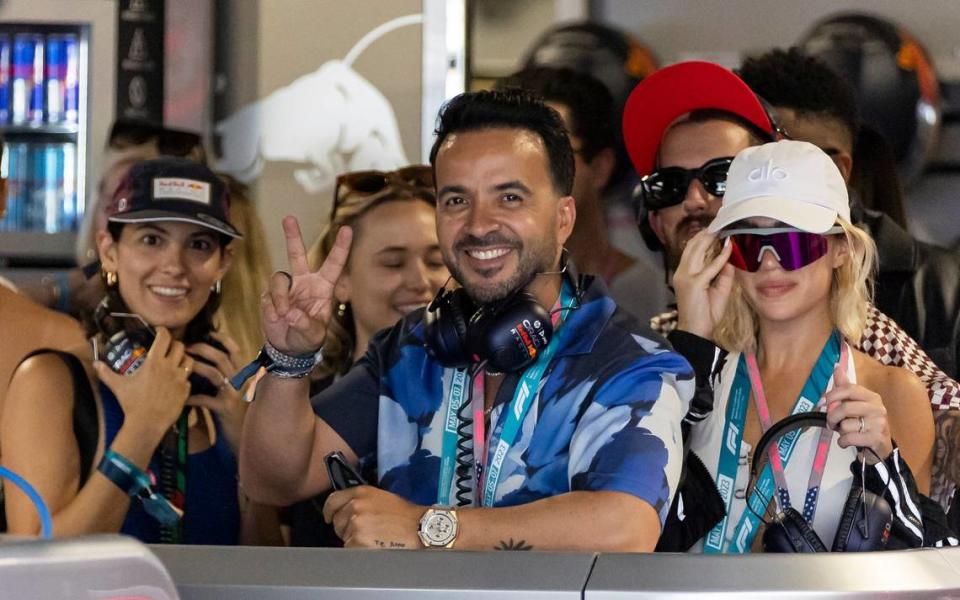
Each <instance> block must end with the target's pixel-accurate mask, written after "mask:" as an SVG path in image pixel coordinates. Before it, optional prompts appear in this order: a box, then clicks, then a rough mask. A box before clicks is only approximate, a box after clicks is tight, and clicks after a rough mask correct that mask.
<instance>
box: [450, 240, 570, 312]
mask: <svg viewBox="0 0 960 600" xmlns="http://www.w3.org/2000/svg"><path fill="white" fill-rule="evenodd" d="M490 248H510V250H511V251H512V252H516V254H517V266H516V269H515V270H514V272H513V273H512V274H510V275H509V276H508V277H507V278H505V279H502V280H499V281H493V279H494V278H495V277H496V276H497V275H498V274H499V273H500V272H501V270H502V269H504V268H506V267H500V266H497V267H494V268H490V269H473V268H465V267H464V265H462V264H461V261H462V260H463V258H464V256H465V255H466V253H467V252H468V251H478V250H485V249H490ZM556 256H557V249H556V248H553V247H552V246H551V245H550V243H549V241H548V240H546V239H539V240H533V242H532V243H530V244H524V242H523V241H522V240H520V239H519V238H516V237H513V236H508V235H505V234H504V233H502V232H499V231H492V232H490V233H488V234H486V235H484V236H483V237H477V236H474V235H471V234H466V235H464V236H462V237H461V238H460V239H458V240H457V241H456V242H455V243H454V244H453V249H452V253H451V254H450V255H448V254H447V253H446V252H444V262H445V263H446V265H447V268H448V269H449V270H450V274H451V275H453V277H454V279H456V280H457V281H458V282H459V283H460V285H461V286H463V288H464V289H465V290H466V291H467V294H468V295H469V296H470V297H471V298H472V299H473V301H474V302H477V303H479V304H489V303H491V302H498V301H500V300H503V299H504V298H506V297H507V296H509V295H510V294H512V293H513V292H514V291H516V290H519V289H521V288H524V287H526V286H527V285H529V283H530V282H531V281H532V280H533V278H534V277H536V276H537V274H538V273H542V272H546V271H549V270H551V267H552V266H553V263H554V262H555V260H556Z"/></svg>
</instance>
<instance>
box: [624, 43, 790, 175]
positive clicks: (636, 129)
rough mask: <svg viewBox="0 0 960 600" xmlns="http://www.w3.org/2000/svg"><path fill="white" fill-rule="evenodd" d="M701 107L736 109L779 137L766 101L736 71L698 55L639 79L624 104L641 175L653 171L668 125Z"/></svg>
mask: <svg viewBox="0 0 960 600" xmlns="http://www.w3.org/2000/svg"><path fill="white" fill-rule="evenodd" d="M700 109H714V110H722V111H726V112H729V113H733V114H735V115H737V116H739V117H742V118H744V119H746V120H747V121H749V122H750V123H752V124H753V125H755V126H757V127H758V128H759V129H760V130H762V131H764V132H767V133H768V134H769V135H770V138H771V140H772V139H773V138H774V136H775V129H776V126H775V124H774V123H772V122H771V120H770V116H769V114H767V111H766V109H765V108H764V106H763V104H762V103H761V101H760V100H759V99H758V98H757V95H756V94H754V93H753V91H752V90H751V89H750V88H749V87H747V84H746V83H744V82H743V80H742V79H740V78H739V77H737V75H736V74H734V72H733V71H730V70H729V69H726V68H724V67H721V66H720V65H718V64H715V63H710V62H704V61H698V60H697V61H689V62H682V63H677V64H675V65H671V66H669V67H665V68H663V69H660V70H659V71H656V72H655V73H653V74H652V75H650V76H648V77H647V78H646V79H644V80H643V81H641V82H640V83H639V84H637V87H635V88H633V92H631V93H630V97H629V98H627V104H626V106H625V107H624V109H623V140H624V143H625V144H626V146H627V153H628V154H629V155H630V161H631V162H632V163H633V167H634V168H635V169H636V170H637V174H638V175H640V176H641V177H642V176H644V175H649V174H650V173H652V172H653V170H654V168H655V167H656V160H657V150H658V149H659V148H660V142H661V141H662V140H663V134H664V132H666V130H667V128H668V127H670V125H672V124H673V122H674V121H676V120H677V119H679V118H680V117H682V116H683V115H685V114H687V113H689V112H691V111H694V110H700Z"/></svg>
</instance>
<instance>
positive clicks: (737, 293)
mask: <svg viewBox="0 0 960 600" xmlns="http://www.w3.org/2000/svg"><path fill="white" fill-rule="evenodd" d="M837 223H838V224H839V225H840V226H841V227H842V228H843V236H844V239H845V240H846V243H847V248H848V256H847V260H846V261H845V262H844V263H843V264H842V265H840V266H839V267H837V268H835V269H834V270H833V275H832V277H831V282H830V320H831V321H832V323H833V326H834V327H835V328H837V329H839V330H840V333H841V334H843V336H844V337H845V338H846V339H847V340H849V341H850V342H852V343H854V344H856V343H857V342H859V341H860V337H861V335H862V334H863V328H864V326H865V325H866V322H867V305H868V304H869V303H870V301H871V299H872V297H873V286H872V283H871V282H872V277H873V274H874V270H875V269H876V265H877V246H876V244H875V243H874V242H873V238H871V237H870V235H869V234H868V233H867V232H866V231H864V230H862V229H860V228H859V227H857V226H855V225H853V224H851V223H849V222H847V221H845V220H843V219H838V220H837ZM758 333H759V325H758V323H757V318H756V311H754V309H753V308H752V307H751V306H750V304H749V303H748V302H747V300H746V298H745V297H744V295H743V290H742V289H741V287H740V286H739V285H738V284H737V283H736V282H734V284H733V290H732V291H731V293H730V300H729V301H728V302H727V308H726V311H724V313H723V317H722V318H721V319H720V322H719V323H718V324H717V327H716V329H715V330H714V340H715V341H716V342H717V345H719V346H720V347H721V348H725V349H727V350H731V351H737V352H752V351H755V350H756V347H757V335H758Z"/></svg>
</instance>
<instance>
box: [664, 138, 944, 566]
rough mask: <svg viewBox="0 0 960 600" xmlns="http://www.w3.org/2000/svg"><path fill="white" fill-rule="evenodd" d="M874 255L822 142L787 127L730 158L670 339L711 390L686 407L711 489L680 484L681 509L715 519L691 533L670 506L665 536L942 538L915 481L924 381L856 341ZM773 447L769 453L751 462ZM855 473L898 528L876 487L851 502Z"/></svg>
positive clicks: (790, 546) (745, 544) (686, 269)
mask: <svg viewBox="0 0 960 600" xmlns="http://www.w3.org/2000/svg"><path fill="white" fill-rule="evenodd" d="M720 240H722V245H720ZM718 245H719V248H720V249H719V250H717V248H718ZM875 257H876V249H875V247H874V244H873V241H872V240H871V239H870V237H869V236H868V235H867V234H866V233H865V232H864V231H862V230H860V229H859V228H857V227H855V226H853V225H851V223H850V215H849V203H848V198H847V193H846V187H845V185H844V183H843V179H842V177H841V176H840V173H839V171H837V169H836V166H835V165H834V164H833V162H832V161H831V160H830V158H829V157H828V156H827V155H826V154H824V153H823V152H822V151H820V150H819V149H818V148H816V147H815V146H813V145H811V144H808V143H805V142H794V141H781V142H776V143H771V144H765V145H763V146H756V147H753V148H748V149H746V150H744V151H742V152H741V153H740V154H738V155H737V157H736V158H735V159H734V161H733V163H732V164H731V166H730V170H729V173H728V176H727V189H726V194H725V196H724V199H723V206H722V208H721V209H720V211H719V213H718V215H717V218H716V219H715V220H714V221H713V223H712V224H711V226H710V228H709V229H708V230H707V231H703V232H701V233H699V234H698V235H696V236H695V237H694V238H693V239H692V240H691V241H690V242H689V244H688V245H687V247H686V249H685V251H684V253H683V257H682V259H681V261H680V265H679V267H678V270H677V272H676V274H675V276H674V286H675V289H676V293H677V304H678V311H679V326H678V329H679V331H678V332H676V333H675V334H674V335H673V336H672V337H671V341H674V343H675V345H676V346H677V349H678V350H679V351H681V353H683V354H685V355H686V356H687V357H688V358H689V359H690V360H691V361H692V362H693V363H694V368H695V370H696V371H697V380H698V388H700V389H699V390H698V394H708V395H709V398H706V399H705V398H703V396H702V395H701V398H700V399H701V400H705V401H701V402H699V403H698V402H696V401H695V402H694V404H693V406H694V407H695V408H693V409H692V410H691V412H690V413H689V414H688V415H687V417H686V419H685V420H686V424H687V427H688V440H687V443H688V447H689V449H690V454H691V456H692V458H691V459H690V460H689V461H688V464H687V468H688V478H693V479H695V480H699V485H701V486H702V487H701V489H703V490H707V494H704V495H701V497H696V496H694V495H692V494H689V493H687V494H683V491H682V490H681V494H680V496H681V500H680V502H682V503H683V504H684V512H685V513H686V515H691V514H695V513H700V514H710V513H711V512H712V514H713V516H714V517H715V518H704V519H703V521H702V522H701V523H699V529H697V528H693V529H689V527H690V524H689V522H688V523H687V525H686V526H687V527H688V530H687V532H686V539H684V540H679V539H678V537H677V531H678V530H677V529H674V530H673V532H672V533H671V530H670V529H671V528H670V521H669V520H668V525H667V527H666V528H665V531H664V540H663V541H662V543H661V547H663V546H664V544H666V545H669V546H670V549H687V548H689V547H691V546H694V547H695V548H697V549H701V550H702V551H703V552H706V553H741V552H750V551H751V550H758V549H760V548H761V547H762V548H763V549H764V550H766V551H796V552H807V551H814V550H825V549H829V548H831V541H832V542H833V544H832V548H833V549H834V550H841V549H847V548H853V542H851V536H850V535H849V534H850V532H849V530H848V529H847V525H849V524H850V523H856V524H858V525H857V528H856V530H857V531H859V530H863V531H866V532H867V533H868V534H869V535H864V536H863V537H865V538H868V540H867V541H866V542H863V543H862V545H859V546H858V549H883V548H884V547H887V548H905V547H916V546H920V545H922V544H924V543H925V542H926V543H931V541H932V540H933V539H942V538H943V537H944V535H940V536H934V535H932V532H931V531H929V530H928V531H926V532H925V529H924V528H925V525H927V524H926V523H925V522H924V516H923V514H924V511H925V510H926V508H927V507H926V506H925V505H926V503H927V501H926V500H925V499H924V498H922V497H921V496H920V494H919V493H918V488H919V492H926V491H927V488H928V486H929V481H930V466H931V462H932V453H933V421H932V419H931V418H930V411H929V407H928V404H927V400H926V394H925V391H924V388H923V385H922V384H921V383H920V381H919V380H918V379H917V378H916V377H915V376H914V375H912V374H911V373H909V372H908V371H906V370H903V369H898V368H893V367H884V366H882V365H880V364H879V363H877V362H876V361H874V360H873V359H871V358H870V357H868V356H867V355H865V354H863V353H861V352H859V351H857V350H855V349H854V347H852V345H851V343H850V342H856V341H857V340H859V337H860V334H861V331H862V329H863V326H864V323H865V320H866V307H867V302H868V301H869V297H870V292H869V278H870V275H871V273H872V272H873V269H874V266H875V260H876V258H875ZM714 344H716V345H714ZM720 348H722V349H723V351H721V350H720ZM725 351H729V354H727V353H726V352H725ZM813 412H820V413H825V423H823V425H824V428H823V429H820V428H810V429H799V430H797V431H799V432H800V433H799V434H798V433H793V434H789V433H788V434H786V435H784V436H783V437H781V438H779V440H777V439H772V440H769V441H770V442H772V443H770V444H768V445H767V449H768V450H769V453H764V455H763V456H762V457H761V456H757V457H753V456H751V455H752V453H753V451H754V449H757V445H758V443H760V442H761V441H763V442H766V441H768V440H766V439H763V437H762V436H763V434H764V433H765V432H767V431H770V430H771V429H776V428H777V426H778V425H780V424H781V423H783V422H785V419H787V418H788V417H790V416H791V415H795V414H801V413H802V414H804V415H809V414H810V413H813ZM801 418H803V417H798V418H793V420H798V419H801ZM820 418H821V419H823V417H822V416H821V417H820ZM811 421H812V422H816V420H815V419H810V420H809V421H808V422H811ZM894 439H896V440H897V443H895V442H894ZM757 451H758V452H763V450H762V449H757ZM767 456H769V459H770V460H769V462H770V464H769V465H766V466H764V467H763V469H759V468H757V469H755V470H754V469H751V465H750V463H751V460H753V462H756V463H760V464H762V463H763V460H765V459H766V458H767ZM752 471H753V472H752ZM855 474H856V475H855ZM707 479H708V480H709V481H708V482H705V481H706V480H707ZM711 483H713V484H715V486H713V485H710V484H711ZM860 486H862V487H863V488H865V491H866V492H872V493H873V494H874V495H875V497H880V498H882V499H885V500H886V503H887V505H888V506H889V517H890V521H888V522H892V527H891V529H890V531H889V541H888V540H887V537H886V536H887V534H886V533H885V532H884V531H883V530H884V528H885V526H886V523H885V522H884V519H885V517H884V514H883V512H882V511H881V510H880V509H879V508H877V507H878V506H881V504H879V503H880V502H881V501H880V500H870V501H862V502H861V504H856V502H857V500H858V498H859V499H861V500H862V498H863V497H864V496H863V494H862V493H861V492H860V489H861V487H860ZM717 491H719V494H718V493H717ZM774 500H775V501H774ZM771 501H774V502H773V504H772V505H771ZM848 501H849V503H853V504H852V505H857V506H860V510H859V511H857V510H848V509H849V505H848ZM708 505H709V506H710V507H711V508H712V509H713V510H712V511H711V510H708V509H705V508H704V507H706V506H708ZM698 508H704V509H703V510H698ZM719 509H722V510H719ZM801 509H802V511H801ZM791 511H792V514H788V513H791ZM848 513H849V514H848ZM774 514H777V516H776V517H775V518H772V517H773V515H774ZM871 515H872V520H873V530H872V531H871V530H870V520H871ZM791 527H792V529H791ZM878 529H879V532H878ZM780 531H783V532H787V531H789V532H791V533H790V534H788V535H787V536H780V537H778V536H777V535H776V534H777V533H778V532H780ZM797 531H802V532H803V535H799V534H796V532H797ZM758 532H763V533H760V534H758ZM795 534H796V535H795ZM874 534H876V535H874ZM680 537H684V536H680ZM854 537H855V536H854ZM800 538H802V539H803V540H804V541H803V542H802V543H800V542H797V543H794V542H796V540H797V539H800ZM761 540H762V542H761ZM791 540H792V541H791ZM811 540H814V541H811ZM848 544H850V545H849V546H848Z"/></svg>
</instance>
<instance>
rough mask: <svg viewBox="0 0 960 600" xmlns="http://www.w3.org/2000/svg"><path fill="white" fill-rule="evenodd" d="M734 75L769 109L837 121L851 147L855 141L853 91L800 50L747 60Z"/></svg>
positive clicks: (856, 124) (856, 119)
mask: <svg viewBox="0 0 960 600" xmlns="http://www.w3.org/2000/svg"><path fill="white" fill-rule="evenodd" d="M737 74H738V75H739V76H740V78H741V79H743V81H744V82H746V84H747V85H748V86H750V89H752V90H753V91H754V92H755V93H756V94H758V95H759V96H761V97H762V98H763V99H764V100H766V101H767V102H769V103H770V104H771V105H772V106H775V107H777V106H779V107H783V108H790V109H793V110H795V111H796V112H797V114H798V115H800V116H814V117H816V116H821V117H824V116H825V117H831V118H834V119H837V120H838V121H840V122H841V123H842V124H843V126H844V128H845V129H846V130H847V131H848V132H849V133H850V141H851V143H852V142H853V140H855V139H856V137H857V131H858V129H859V126H860V115H859V111H858V110H857V100H856V96H855V93H854V90H853V87H851V85H850V84H849V83H847V82H846V81H845V80H844V79H843V78H842V77H841V76H840V75H838V74H836V73H835V72H833V71H832V70H830V67H828V66H827V65H826V63H824V62H823V61H821V60H819V59H817V58H814V57H812V56H810V55H809V54H806V53H805V52H804V51H803V50H801V49H800V48H797V47H796V46H794V47H792V48H790V49H788V50H783V49H780V48H777V49H774V50H771V51H769V52H767V53H766V54H762V55H760V56H755V57H751V58H747V59H746V60H744V61H743V65H741V67H740V69H738V70H737ZM787 133H789V132H787Z"/></svg>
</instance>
